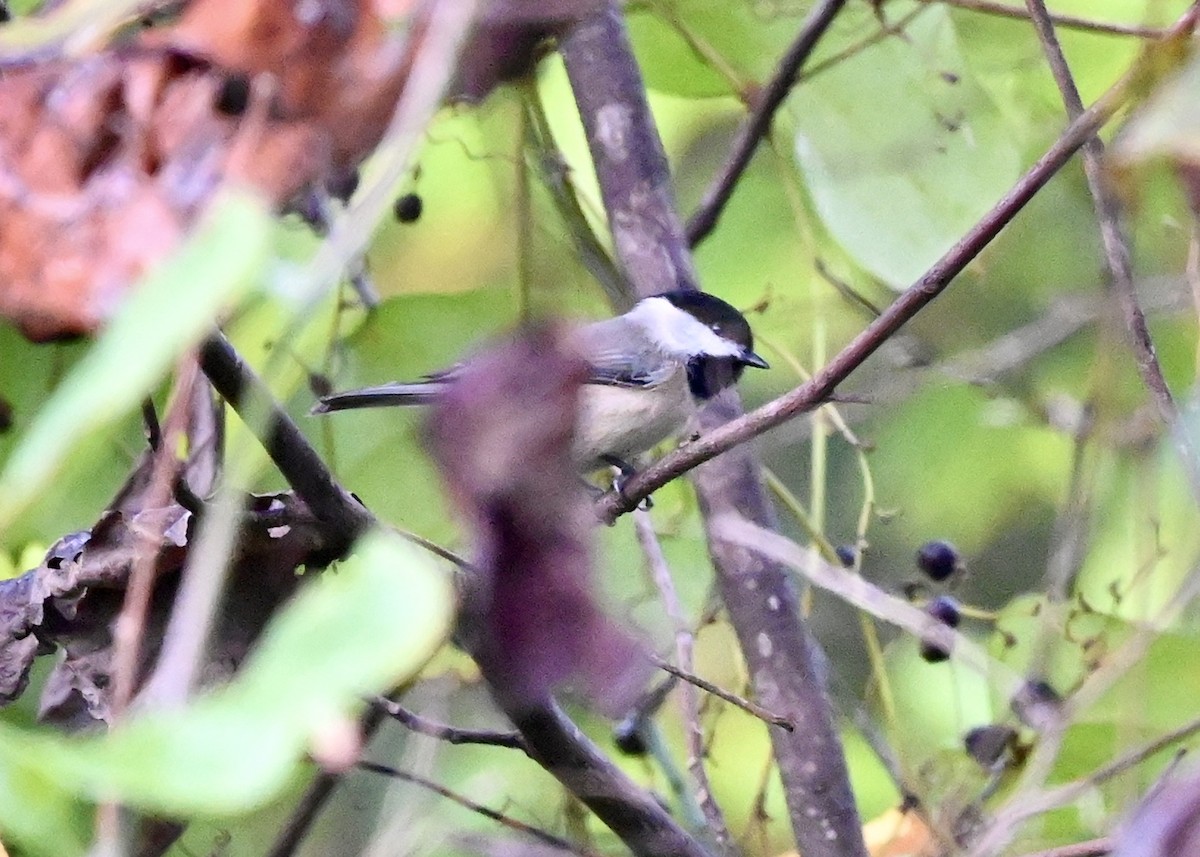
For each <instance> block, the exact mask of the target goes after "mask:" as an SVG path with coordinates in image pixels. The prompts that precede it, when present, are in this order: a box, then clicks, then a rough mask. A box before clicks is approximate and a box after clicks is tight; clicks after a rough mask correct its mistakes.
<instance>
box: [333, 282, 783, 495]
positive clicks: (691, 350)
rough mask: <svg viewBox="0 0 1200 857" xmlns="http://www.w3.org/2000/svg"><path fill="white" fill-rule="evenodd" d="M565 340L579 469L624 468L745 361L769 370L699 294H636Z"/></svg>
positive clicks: (372, 392) (381, 393) (386, 390)
mask: <svg viewBox="0 0 1200 857" xmlns="http://www.w3.org/2000/svg"><path fill="white" fill-rule="evenodd" d="M572 337H573V339H574V343H573V344H575V345H576V346H577V347H578V349H579V352H580V353H581V354H582V355H583V356H584V358H585V359H587V361H588V363H589V364H590V366H591V377H590V378H589V379H588V380H587V383H586V384H585V386H584V387H583V390H582V392H581V393H580V397H579V419H578V422H577V424H576V432H575V440H574V457H575V460H576V461H577V462H578V464H579V469H580V471H581V472H584V473H590V472H592V471H594V470H599V469H600V468H601V467H604V466H606V465H610V466H614V467H617V468H618V469H620V470H621V472H622V474H624V475H628V474H630V473H631V472H632V468H631V467H630V465H629V463H628V462H629V461H630V460H632V459H633V458H635V457H636V456H637V455H639V454H641V453H643V452H645V451H646V450H648V449H650V448H652V447H653V446H655V445H656V444H658V443H659V442H661V441H663V440H665V439H666V438H668V437H670V436H671V435H673V434H675V433H677V432H678V431H679V430H680V429H682V428H683V426H684V424H685V423H686V422H687V421H688V418H689V417H691V416H692V414H693V413H694V412H695V410H696V408H697V406H698V405H699V404H702V403H703V402H704V401H705V400H707V399H710V398H712V397H713V396H715V395H716V394H717V393H719V392H720V391H721V390H723V389H725V388H726V387H728V386H730V385H732V384H734V383H735V382H736V381H737V380H738V378H740V377H741V374H742V370H743V369H744V368H745V367H746V366H756V367H758V368H760V369H766V368H768V367H767V361H765V360H763V359H762V358H761V357H759V356H758V355H757V354H755V353H754V337H753V335H752V334H751V332H750V324H749V323H748V322H747V321H746V318H745V317H744V316H743V315H742V314H741V313H740V312H738V311H737V310H736V309H734V308H733V307H732V306H730V305H729V304H727V303H725V301H723V300H721V299H720V298H717V297H713V296H712V295H709V294H705V293H704V292H692V291H688V292H684V291H675V292H663V293H662V294H659V295H654V296H653V297H649V298H644V299H643V300H641V301H639V302H638V303H637V305H636V306H635V307H634V308H633V309H631V310H630V311H629V312H627V313H625V314H624V315H619V316H617V317H616V318H610V319H607V320H605V321H597V322H594V323H592V324H587V325H581V326H579V327H577V328H575V329H574V330H573V331H572ZM456 372H457V367H454V368H451V369H449V370H447V371H445V372H440V373H436V374H433V375H428V376H426V377H425V378H424V379H423V380H421V381H414V382H411V383H404V382H394V383H390V384H383V385H381V386H378V387H364V388H363V389H360V390H349V391H347V392H345V393H333V394H332V395H329V396H322V397H321V400H320V402H319V403H318V404H317V405H316V406H315V407H314V408H313V410H312V412H313V413H314V414H323V413H328V412H330V411H342V410H349V409H352V408H378V407H387V406H392V405H426V404H430V403H432V402H434V401H435V400H436V399H437V398H438V396H439V394H440V393H441V392H442V391H443V390H445V389H446V386H447V385H448V384H451V383H453V381H454V378H455V375H456Z"/></svg>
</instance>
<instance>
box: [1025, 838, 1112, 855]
mask: <svg viewBox="0 0 1200 857" xmlns="http://www.w3.org/2000/svg"><path fill="white" fill-rule="evenodd" d="M1112 847H1113V842H1112V840H1111V839H1109V838H1108V837H1107V836H1101V837H1100V838H1099V839H1089V840H1088V841H1087V842H1072V843H1071V844H1070V845H1059V846H1058V847H1057V848H1047V849H1046V850H1044V851H1034V852H1031V853H1029V854H1022V855H1021V857H1106V855H1107V854H1110V853H1112Z"/></svg>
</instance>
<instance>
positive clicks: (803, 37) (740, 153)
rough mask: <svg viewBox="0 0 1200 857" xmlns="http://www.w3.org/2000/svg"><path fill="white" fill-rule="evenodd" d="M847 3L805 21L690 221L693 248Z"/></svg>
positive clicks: (825, 7)
mask: <svg viewBox="0 0 1200 857" xmlns="http://www.w3.org/2000/svg"><path fill="white" fill-rule="evenodd" d="M845 2H846V0H821V2H819V3H817V5H816V6H814V7H813V9H812V11H811V12H809V13H808V17H807V18H805V19H804V24H803V25H802V26H801V27H800V32H799V34H798V35H797V36H796V38H795V40H794V41H793V42H792V44H791V45H790V46H789V47H788V49H787V51H786V52H785V53H784V55H783V57H782V58H781V59H780V60H779V65H778V66H777V67H776V69H775V74H774V75H772V76H771V80H770V81H768V83H767V85H766V86H765V87H763V89H762V90H761V91H760V92H759V93H758V95H757V97H756V98H755V100H754V108H753V109H752V110H751V111H750V115H749V116H747V117H746V121H745V122H743V123H742V126H741V128H739V129H738V132H737V136H736V137H735V138H734V141H733V146H732V147H731V148H730V151H729V155H728V157H727V158H726V159H725V163H724V164H723V165H722V166H721V169H720V170H719V171H718V172H717V175H716V177H715V178H714V179H713V180H712V182H711V183H710V184H709V186H708V190H706V191H705V192H704V197H703V198H702V199H701V200H700V205H699V207H698V208H697V209H696V211H695V213H693V214H692V216H691V218H690V219H689V220H688V223H687V239H688V243H689V244H691V245H692V246H693V247H694V246H695V245H697V244H699V243H700V242H701V241H703V240H704V239H705V238H706V237H707V236H708V234H709V233H710V232H712V230H713V227H715V226H716V225H717V220H718V219H720V217H721V212H722V211H724V210H725V205H726V203H728V202H729V199H730V197H732V196H733V191H734V188H736V187H737V183H738V180H739V179H740V178H741V177H742V173H744V172H745V171H746V167H748V166H749V165H750V159H751V158H752V157H753V156H754V151H755V150H756V149H757V148H758V144H759V143H760V142H761V141H762V139H763V137H765V136H766V134H767V131H769V130H770V128H771V122H772V120H773V119H774V118H775V111H777V110H778V109H779V107H780V105H781V104H783V101H784V99H785V98H787V96H788V93H789V92H791V91H792V87H793V86H795V85H796V81H797V80H798V79H799V78H800V69H801V68H802V67H803V66H804V63H805V61H806V60H807V59H808V58H809V56H811V55H812V52H813V49H814V48H815V47H816V46H817V42H819V41H820V40H821V36H823V35H824V34H825V31H826V30H827V29H829V25H830V24H831V23H833V19H834V18H835V17H836V16H837V13H838V12H840V11H841V9H842V7H843V6H844V5H845Z"/></svg>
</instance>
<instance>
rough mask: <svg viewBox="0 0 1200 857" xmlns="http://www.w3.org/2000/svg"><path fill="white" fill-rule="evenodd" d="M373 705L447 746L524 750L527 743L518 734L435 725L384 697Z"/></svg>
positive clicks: (421, 733)
mask: <svg viewBox="0 0 1200 857" xmlns="http://www.w3.org/2000/svg"><path fill="white" fill-rule="evenodd" d="M371 704H372V705H375V706H377V707H379V708H381V709H383V711H384V712H385V713H386V714H387V715H388V716H389V717H391V718H392V719H393V720H396V721H398V722H400V723H402V724H404V726H405V728H406V729H409V730H411V731H413V732H416V733H418V734H420V735H428V736H429V737H431V738H437V739H438V740H439V741H445V742H446V743H447V744H484V745H487V746H491V747H510V748H512V749H515V750H524V749H525V742H523V741H522V740H521V736H520V735H518V734H517V733H516V732H496V731H494V730H490V729H458V728H456V727H454V726H447V725H445V724H444V723H435V722H434V721H432V720H430V719H429V718H427V717H422V716H421V715H420V714H417V713H415V712H413V711H409V710H408V709H407V708H405V707H404V706H403V705H401V704H400V703H398V702H393V701H392V700H390V699H388V698H387V697H384V696H378V697H376V698H375V699H373V700H371Z"/></svg>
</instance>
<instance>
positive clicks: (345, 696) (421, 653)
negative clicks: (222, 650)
mask: <svg viewBox="0 0 1200 857" xmlns="http://www.w3.org/2000/svg"><path fill="white" fill-rule="evenodd" d="M453 605H454V593H453V587H452V585H451V582H450V579H449V577H448V576H447V575H445V574H444V573H443V572H442V571H441V570H440V569H439V568H438V567H437V566H436V565H435V563H434V560H433V559H432V558H431V557H430V556H429V555H428V554H427V553H425V552H424V551H421V550H420V549H419V548H417V547H415V546H413V545H411V544H409V543H408V542H405V541H403V540H402V539H400V538H399V537H398V536H395V535H393V534H390V533H385V532H374V533H371V534H369V535H368V536H366V537H365V538H364V539H363V540H362V541H361V542H360V544H359V546H358V548H357V549H356V551H355V553H354V554H353V555H352V556H351V557H350V558H349V559H347V560H346V561H345V562H344V563H342V564H341V565H339V566H338V567H337V568H336V570H333V571H329V572H326V573H324V574H323V575H322V577H321V579H320V580H317V581H315V582H313V583H312V585H311V586H309V587H307V588H305V589H304V590H302V592H301V593H300V594H299V595H298V596H297V597H296V599H295V600H294V601H293V602H292V603H291V604H290V605H289V606H288V607H286V608H285V609H284V611H283V612H282V613H281V614H280V615H279V616H278V617H277V618H276V619H275V620H274V621H272V623H271V624H270V626H269V627H268V629H267V631H266V632H265V634H264V636H263V639H262V640H261V641H260V642H259V644H258V647H257V649H256V650H255V652H254V653H253V654H252V655H251V657H250V658H249V659H248V660H247V662H246V663H245V665H244V667H243V669H242V671H241V672H240V673H239V674H238V677H237V678H236V679H235V680H234V681H233V682H232V683H231V684H229V685H228V686H226V687H224V688H222V689H220V690H218V691H215V692H213V693H212V694H210V695H208V696H204V697H201V698H199V699H197V700H196V701H195V702H193V703H192V704H190V705H188V706H187V707H186V708H183V709H180V710H155V711H148V712H144V713H139V714H135V715H133V716H132V717H131V718H130V719H129V720H128V721H127V722H125V723H122V724H120V725H119V726H118V727H117V728H115V729H114V730H113V731H112V732H111V733H109V734H108V735H105V736H101V737H92V738H80V739H70V738H60V737H57V736H52V735H49V734H47V733H40V732H39V733H33V732H28V731H21V730H17V729H13V728H11V727H9V728H5V729H0V830H9V831H12V832H13V833H14V835H18V836H19V835H20V834H21V832H22V830H24V829H25V828H23V827H21V825H22V824H23V822H22V820H21V817H19V815H18V814H19V813H20V812H22V811H25V810H26V809H27V807H26V806H25V804H24V803H23V800H24V799H23V798H22V797H21V795H22V794H24V792H23V791H22V789H24V788H26V786H25V783H27V782H29V781H31V780H32V778H35V776H40V777H41V778H42V779H43V780H44V782H45V784H46V785H45V788H44V791H45V793H46V795H47V796H46V798H45V800H44V801H43V803H44V805H45V807H46V809H45V812H49V811H51V809H53V811H55V812H58V813H60V814H63V815H64V817H65V816H66V815H68V814H69V813H70V811H71V807H72V806H73V805H74V802H75V801H77V800H79V799H85V800H91V801H97V800H104V799H113V800H119V801H121V802H122V803H126V804H129V805H131V806H134V807H137V808H139V809H143V810H147V811H150V812H157V813H164V814H168V815H182V816H188V815H197V814H199V815H225V814H234V813H242V812H246V811H249V810H251V809H253V808H255V807H257V806H260V805H262V804H263V803H265V802H266V801H268V800H269V799H270V798H271V797H273V796H274V795H276V794H277V793H278V792H279V791H280V790H281V789H282V788H284V787H285V786H286V784H287V783H288V781H289V779H290V778H291V777H292V776H293V775H294V774H295V773H296V772H297V770H298V768H297V765H298V763H299V762H300V760H301V758H302V756H303V754H304V752H305V749H306V747H307V746H308V743H309V741H310V740H311V739H312V738H313V736H315V735H316V734H317V733H318V732H319V731H320V730H321V729H322V728H324V727H327V726H330V725H331V724H336V722H337V721H338V719H339V718H341V717H344V716H347V715H348V714H350V713H351V712H352V711H353V710H354V709H356V708H358V707H360V705H361V703H360V699H361V697H363V696H364V695H366V694H372V693H380V692H383V691H385V690H387V689H389V688H391V687H394V686H395V685H396V684H398V683H400V682H402V681H404V680H405V679H406V678H408V677H410V676H412V675H415V674H416V673H417V671H419V670H420V668H421V666H422V665H423V664H424V663H425V662H426V660H427V659H428V658H429V657H430V656H431V655H432V654H433V652H434V651H435V650H436V649H437V647H438V646H439V645H441V643H442V642H443V641H444V640H445V638H446V635H447V633H448V632H449V628H450V620H451V615H452V611H453ZM29 829H35V828H34V826H33V825H32V824H31V825H30V828H29ZM27 844H28V845H29V846H30V847H31V849H35V850H37V851H38V853H46V854H50V853H57V854H59V855H61V854H67V853H71V852H70V850H66V851H57V852H53V851H51V850H41V849H40V846H38V844H37V843H34V842H30V843H27Z"/></svg>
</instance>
